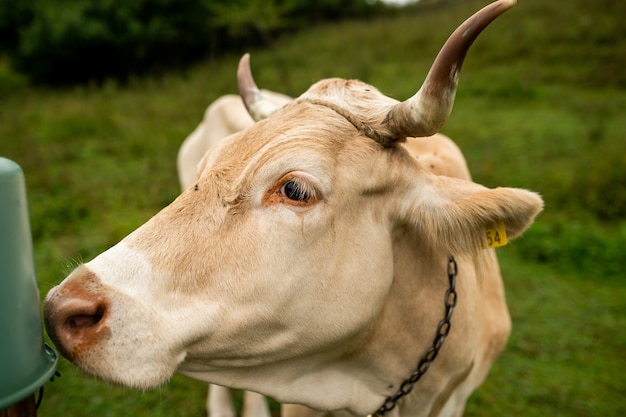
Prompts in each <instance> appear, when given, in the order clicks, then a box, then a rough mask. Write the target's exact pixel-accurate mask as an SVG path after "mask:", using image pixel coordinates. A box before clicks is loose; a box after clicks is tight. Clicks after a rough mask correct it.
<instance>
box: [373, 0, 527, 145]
mask: <svg viewBox="0 0 626 417" xmlns="http://www.w3.org/2000/svg"><path fill="white" fill-rule="evenodd" d="M515 3H516V0H500V1H496V2H494V3H491V4H490V5H489V6H486V7H484V8H483V9H481V10H479V11H478V12H476V13H475V14H474V15H473V16H472V17H470V18H469V19H467V20H466V21H465V22H463V24H462V25H461V26H459V27H458V29H457V30H455V31H454V33H452V35H450V37H449V38H448V40H447V41H446V43H445V44H444V46H443V48H441V51H439V54H438V55H437V58H435V62H434V63H433V65H432V67H431V68H430V71H429V72H428V75H427V76H426V80H425V81H424V84H423V85H422V87H421V88H420V89H419V91H418V92H417V93H416V94H415V95H414V96H413V97H411V98H409V99H408V100H406V101H404V102H402V103H399V104H397V105H395V106H394V107H392V108H391V110H390V111H389V113H387V116H386V117H385V120H384V121H383V125H384V126H385V127H386V128H387V129H389V131H391V132H392V134H393V135H394V136H395V137H396V138H405V137H409V136H414V137H423V136H430V135H433V134H435V133H436V132H438V131H439V129H441V127H442V126H443V125H444V124H445V122H446V121H447V120H448V118H449V117H450V113H451V112H452V105H453V104H454V97H455V95H456V89H457V83H458V79H459V72H460V71H461V66H462V65H463V60H464V59H465V55H466V54H467V51H468V50H469V48H470V46H472V43H473V42H474V40H475V39H476V38H477V37H478V35H479V34H480V33H481V32H482V30H483V29H484V28H485V27H487V25H489V23H491V22H492V21H493V20H494V19H495V18H496V17H498V16H500V15H501V14H502V13H504V12H505V11H507V10H508V9H510V8H511V7H513V5H514V4H515Z"/></svg>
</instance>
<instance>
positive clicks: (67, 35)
mask: <svg viewBox="0 0 626 417" xmlns="http://www.w3.org/2000/svg"><path fill="white" fill-rule="evenodd" d="M376 6H377V4H376V3H372V2H371V1H370V2H368V1H367V0H320V1H316V2H311V1H308V0H187V1H185V2H180V1H178V0H133V1H125V0H72V1H62V0H20V1H15V0H0V35H3V36H2V43H1V44H0V48H4V49H3V50H4V51H8V52H10V53H11V55H12V58H13V60H14V64H15V67H16V68H18V70H20V71H21V72H23V73H24V74H26V75H28V77H29V78H30V79H31V80H32V81H34V82H36V83H47V84H67V83H84V82H100V81H102V80H103V79H106V78H109V77H115V78H118V79H124V78H126V77H128V76H129V75H132V74H137V75H141V74H143V73H146V72H148V71H162V70H166V69H168V68H171V67H173V66H182V65H185V64H188V63H190V62H191V61H193V60H194V59H199V58H202V57H204V56H206V54H207V52H208V51H211V53H212V54H220V53H223V52H225V51H228V50H232V49H235V48H240V47H241V46H242V45H246V46H249V45H251V44H257V45H258V44H267V43H268V42H270V41H271V40H272V39H273V38H274V36H275V35H276V34H278V33H283V32H285V31H288V30H295V29H298V28H300V27H303V26H306V25H310V24H312V23H315V22H319V21H322V20H329V19H338V18H343V17H348V16H362V15H365V14H367V13H369V12H371V11H372V10H373V9H374V8H376Z"/></svg>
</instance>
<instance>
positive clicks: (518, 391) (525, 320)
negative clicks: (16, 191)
mask: <svg viewBox="0 0 626 417" xmlns="http://www.w3.org/2000/svg"><path fill="white" fill-rule="evenodd" d="M484 4H486V2H485V1H478V0H465V1H460V0H459V1H449V2H446V3H444V4H443V5H440V6H430V7H427V8H421V9H420V8H416V9H414V11H412V12H410V13H407V14H403V15H402V16H382V17H378V18H372V19H369V20H365V21H349V22H343V23H339V24H332V25H322V26H318V27H312V28H307V29H306V30H303V31H302V32H300V33H299V34H296V35H291V36H288V37H285V38H283V39H279V40H278V41H277V42H276V43H275V44H274V45H273V46H272V47H271V48H267V49H262V50H255V51H252V66H253V71H254V73H255V77H256V79H257V82H258V83H259V85H260V86H262V87H264V88H270V89H274V90H279V91H283V92H285V93H288V94H291V95H298V94H300V93H301V92H302V91H303V90H305V89H306V88H307V87H308V86H309V85H310V84H311V83H313V82H314V81H316V80H318V79H320V78H323V77H329V76H340V77H345V78H360V79H363V80H364V81H367V82H369V83H371V84H373V85H375V86H377V87H378V88H379V89H381V90H382V91H384V92H386V93H387V94H389V95H390V96H393V97H396V98H398V99H405V98H406V97H408V96H410V95H412V94H413V93H414V92H415V91H416V90H417V88H418V87H419V85H420V83H421V81H422V79H423V78H424V76H425V74H426V72H427V70H428V67H429V65H430V63H431V61H432V59H433V57H434V55H435V54H436V52H437V51H438V48H439V47H440V46H441V44H442V43H443V41H444V40H445V38H446V37H447V35H448V34H449V33H450V32H451V31H452V30H454V28H455V27H456V25H457V24H458V23H460V21H462V20H463V19H464V18H465V17H467V16H469V15H470V14H471V13H472V12H473V11H474V10H476V9H477V8H479V7H480V6H482V5H484ZM623 16H626V2H614V1H608V0H599V1H596V2H593V3H592V2H589V1H583V0H572V1H570V2H568V4H567V6H562V5H560V3H558V2H549V1H544V0H519V2H518V4H517V6H516V7H515V8H513V9H512V10H511V11H509V12H507V13H506V14H505V15H504V16H502V17H501V18H500V19H499V20H497V21H496V22H495V23H494V24H493V25H492V26H491V27H489V28H487V30H486V31H485V33H484V34H483V35H481V37H480V38H479V39H478V40H477V41H476V44H475V45H474V47H473V49H472V51H470V53H469V55H468V58H467V60H466V63H465V67H464V70H463V72H462V74H461V80H460V89H459V93H458V96H457V102H456V106H455V110H454V112H453V115H452V118H451V120H450V122H449V123H448V124H447V125H446V127H445V129H444V133H446V134H448V135H450V136H451V137H453V138H454V139H455V140H456V141H457V142H458V143H459V144H460V145H461V147H462V149H463V150H464V152H465V155H466V157H467V159H468V162H469V165H470V168H471V170H472V173H473V175H474V179H475V181H477V182H480V183H483V184H485V185H488V186H492V187H495V186H498V185H505V186H518V187H524V188H529V189H533V190H536V191H539V192H540V193H541V194H542V195H543V196H544V198H545V200H546V211H545V213H544V214H542V215H541V216H540V218H539V219H538V221H537V223H536V224H535V225H534V226H533V227H532V228H531V229H530V230H529V231H528V232H527V233H526V235H525V236H524V237H523V238H522V239H520V240H518V241H516V242H514V243H513V244H512V245H511V246H510V247H507V248H504V249H501V250H500V258H501V264H502V270H503V275H504V277H505V281H506V286H507V292H508V300H509V307H510V309H511V313H512V315H513V321H514V328H513V334H512V336H511V339H510V342H509V346H508V348H507V350H506V351H505V352H504V354H503V355H502V356H501V358H500V359H499V360H498V362H497V363H496V365H495V366H494V368H493V369H492V372H491V373H490V375H489V377H488V378H487V381H486V382H485V384H484V385H483V387H481V389H479V390H478V391H477V392H476V394H475V395H474V396H473V397H472V398H471V399H470V403H469V405H468V410H467V415H468V416H477V415H483V416H485V415H488V416H495V415H507V416H543V415H559V416H596V415H604V416H621V415H623V414H624V413H625V412H626V399H624V393H625V392H626V382H625V378H624V377H623V375H622V374H623V371H624V370H626V363H625V359H624V358H625V356H624V350H625V348H626V336H625V335H624V328H626V311H625V310H626V307H625V306H626V304H625V302H624V300H626V285H624V284H625V282H624V277H625V274H624V273H623V271H622V261H623V260H624V249H623V248H624V247H626V209H625V207H626V149H625V148H626V147H625V145H624V133H625V132H626V119H625V118H624V117H623V109H625V108H626V91H625V90H626V71H623V68H624V67H626V42H624V39H626V26H625V25H623ZM237 58H238V57H236V56H228V57H225V58H224V59H221V60H219V61H214V62H207V63H204V64H202V65H198V66H196V67H193V68H190V69H188V70H187V71H186V72H185V73H172V74H170V75H168V76H165V77H162V78H158V79H137V80H133V81H131V82H130V84H129V85H126V86H120V85H118V84H116V83H115V82H109V83H106V84H105V85H104V86H91V87H82V88H73V89H67V90H46V89H34V88H30V87H28V86H27V85H26V84H25V81H24V80H23V79H22V78H20V77H18V76H14V75H11V74H10V73H7V71H8V70H7V69H6V68H7V66H6V65H5V64H4V61H3V62H2V65H0V84H2V85H0V155H2V156H5V157H8V158H11V159H13V160H14V161H16V162H17V163H19V164H20V165H21V166H22V168H23V169H24V171H25V173H26V181H27V186H28V196H29V204H30V214H31V225H32V230H33V239H34V248H35V264H36V267H37V270H38V279H39V283H40V291H41V295H42V296H43V295H44V294H45V293H46V292H47V291H48V290H49V289H50V288H51V287H52V286H53V285H55V284H57V283H58V282H59V281H60V280H61V279H62V278H63V277H64V276H65V274H66V273H67V272H68V271H69V270H70V269H71V267H72V266H73V265H75V264H76V262H78V261H80V260H88V259H91V258H92V257H93V256H95V255H97V254H98V253H100V252H102V251H103V250H105V249H106V248H108V247H109V246H111V245H113V244H115V243H116V242H117V241H118V240H119V239H121V238H122V237H124V236H125V235H126V234H128V233H129V232H131V231H132V230H133V229H135V228H136V227H137V226H139V225H140V224H142V223H143V222H145V221H146V220H147V219H148V218H149V217H150V216H152V215H153V214H155V213H156V212H157V211H158V210H159V209H160V208H162V207H163V206H164V205H166V204H168V203H169V202H170V201H172V200H173V199H174V198H175V197H176V195H177V193H178V181H177V178H176V170H175V158H176V152H177V150H178V146H179V145H180V143H181V142H182V141H183V139H184V138H185V137H186V135H187V134H188V133H190V132H191V131H192V129H193V128H195V126H196V125H197V123H198V122H199V121H200V119H201V116H202V113H203V111H204V109H205V107H206V106H207V105H208V103H209V102H210V101H211V100H213V99H215V98H216V97H218V96H219V95H221V94H224V93H227V92H234V91H236V85H235V68H236V62H237ZM7 74H8V75H7ZM59 368H60V371H61V373H62V374H63V376H62V377H61V378H59V379H57V380H55V381H54V382H53V383H50V384H47V385H46V396H45V399H44V402H43V405H42V407H41V409H40V410H39V415H40V416H43V417H46V416H54V415H64V416H84V415H92V416H107V415H115V416H119V415H137V416H140V415H151V416H160V415H170V414H173V413H174V414H176V415H179V416H198V415H202V413H203V409H204V395H205V385H204V384H202V383H199V382H196V381H192V380H190V379H187V378H184V377H180V376H175V377H174V378H173V380H172V382H171V384H169V385H166V386H164V387H162V388H160V389H158V390H154V391H148V392H137V391H131V390H126V389H121V388H116V387H111V386H108V385H106V384H103V383H101V382H98V381H95V380H93V379H91V378H90V377H88V376H85V375H83V374H82V373H80V372H79V371H77V370H76V369H75V368H74V367H73V366H72V365H71V364H69V363H68V362H67V361H65V360H62V361H61V363H60V365H59Z"/></svg>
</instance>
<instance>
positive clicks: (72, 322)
mask: <svg viewBox="0 0 626 417" xmlns="http://www.w3.org/2000/svg"><path fill="white" fill-rule="evenodd" d="M104 313H105V307H104V306H98V307H97V308H96V310H95V311H94V312H93V313H89V314H88V313H82V314H73V315H71V316H70V317H68V318H67V320H65V324H64V327H65V329H66V330H69V331H73V332H76V331H80V330H83V329H87V328H89V327H93V326H95V325H96V324H98V323H99V322H100V320H102V317H104Z"/></svg>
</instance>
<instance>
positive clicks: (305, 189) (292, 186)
mask: <svg viewBox="0 0 626 417" xmlns="http://www.w3.org/2000/svg"><path fill="white" fill-rule="evenodd" d="M280 192H281V194H283V195H284V196H285V197H287V198H288V199H290V200H293V201H304V202H306V201H308V200H309V199H310V198H311V197H313V194H314V190H313V189H312V188H311V187H310V186H308V185H307V184H305V183H304V182H301V181H296V180H295V179H291V180H289V181H287V182H286V183H284V184H283V186H282V187H281V189H280Z"/></svg>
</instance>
